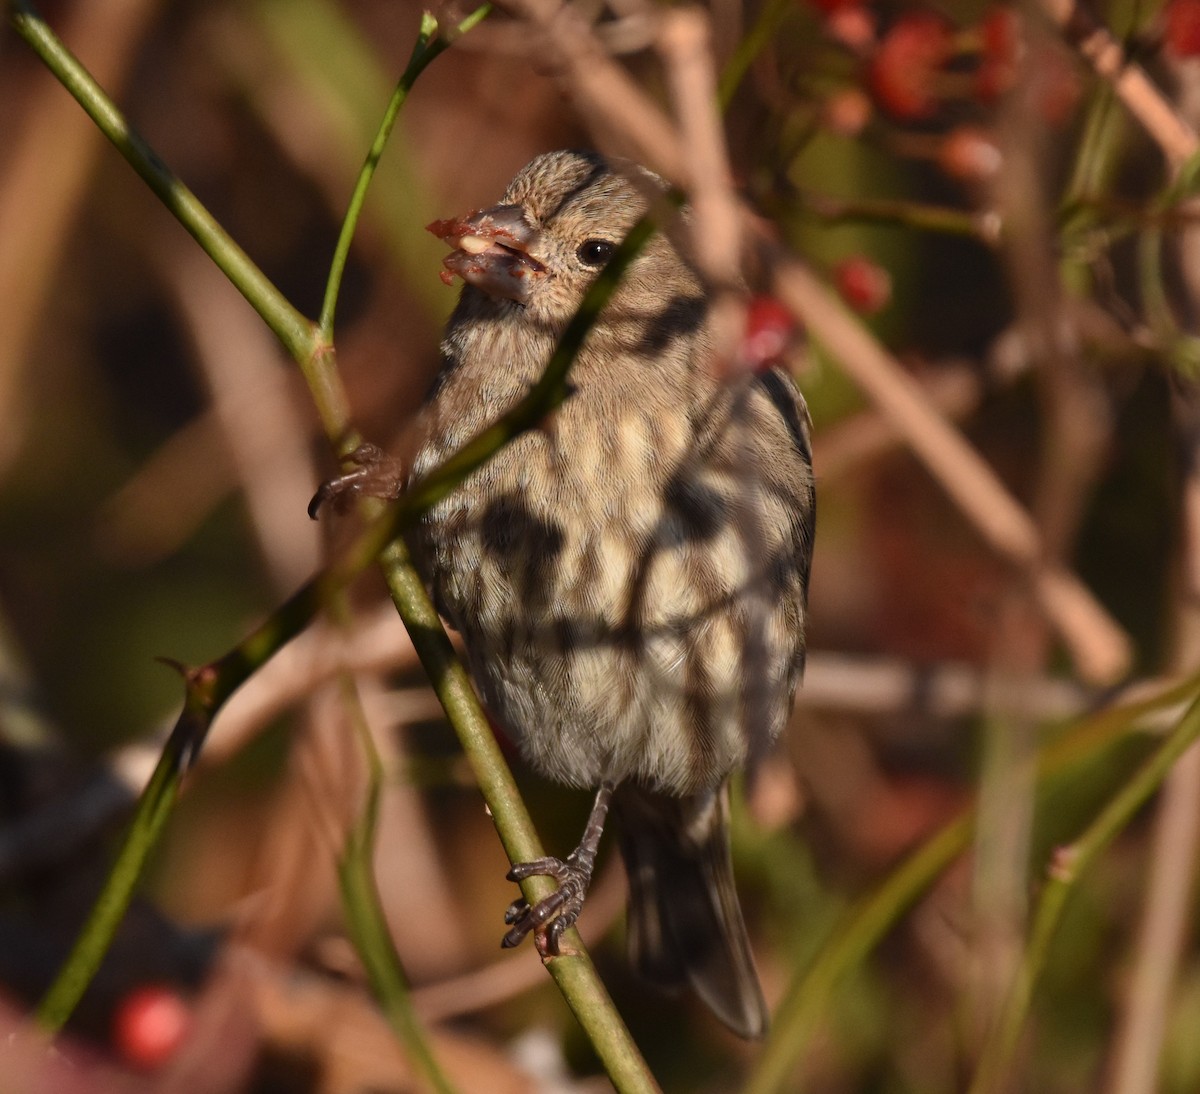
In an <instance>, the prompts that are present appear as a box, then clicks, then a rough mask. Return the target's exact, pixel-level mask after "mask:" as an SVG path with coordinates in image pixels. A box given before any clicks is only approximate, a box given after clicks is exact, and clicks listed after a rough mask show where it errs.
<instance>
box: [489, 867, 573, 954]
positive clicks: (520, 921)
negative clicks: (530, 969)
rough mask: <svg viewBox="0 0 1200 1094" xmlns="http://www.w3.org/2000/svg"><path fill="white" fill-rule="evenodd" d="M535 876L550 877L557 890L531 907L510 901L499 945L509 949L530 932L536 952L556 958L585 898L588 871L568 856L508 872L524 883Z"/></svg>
mask: <svg viewBox="0 0 1200 1094" xmlns="http://www.w3.org/2000/svg"><path fill="white" fill-rule="evenodd" d="M539 874H540V875H543V876H545V877H552V878H554V880H555V881H557V882H558V888H557V889H556V890H555V891H554V892H553V893H551V894H550V895H549V896H548V897H545V898H544V899H542V900H539V901H538V902H537V903H536V904H532V905H531V904H530V903H529V902H528V901H527V900H525V899H524V898H518V899H517V900H514V901H513V902H512V903H511V904H510V905H509V906H508V911H506V912H505V913H504V922H505V923H507V924H509V925H510V926H511V928H512V929H511V930H510V931H509V932H508V933H507V934H506V935H505V936H504V938H503V940H502V941H501V943H500V945H501V946H503V947H504V948H505V949H510V948H511V947H513V946H517V945H519V944H520V943H521V942H522V941H523V940H524V938H525V936H526V935H527V934H529V933H531V932H532V933H533V937H534V942H535V943H536V945H537V948H538V952H539V953H540V954H541V955H542V956H543V957H557V956H559V953H560V949H559V944H560V941H561V939H562V936H563V933H564V932H565V931H566V930H567V929H568V928H569V927H571V926H572V925H573V924H574V923H575V920H577V919H578V918H579V913H580V912H581V911H582V910H583V898H584V897H585V896H586V895H587V890H588V885H589V884H590V883H591V880H592V871H591V870H590V869H589V868H587V867H586V866H584V865H583V864H581V863H579V862H578V861H576V859H575V856H574V855H570V856H568V857H567V858H566V859H559V858H540V859H535V860H534V861H532V862H521V863H518V864H517V865H516V866H514V867H513V868H512V869H511V870H509V872H508V879H509V881H524V880H525V879H526V878H528V877H534V876H535V875H539Z"/></svg>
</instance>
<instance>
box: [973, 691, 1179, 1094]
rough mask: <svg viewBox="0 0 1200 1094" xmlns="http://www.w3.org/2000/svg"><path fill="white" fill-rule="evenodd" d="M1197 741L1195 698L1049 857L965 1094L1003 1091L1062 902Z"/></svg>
mask: <svg viewBox="0 0 1200 1094" xmlns="http://www.w3.org/2000/svg"><path fill="white" fill-rule="evenodd" d="M1198 738H1200V698H1197V699H1196V700H1195V701H1194V702H1193V703H1192V705H1191V706H1190V707H1189V708H1188V710H1187V712H1186V713H1185V714H1184V716H1183V717H1182V718H1181V719H1180V720H1179V723H1178V724H1177V725H1176V726H1175V728H1174V729H1173V730H1172V731H1171V733H1170V734H1169V735H1168V737H1167V739H1166V740H1165V741H1163V743H1162V744H1161V745H1160V746H1159V747H1158V749H1157V750H1156V751H1155V752H1154V753H1153V754H1151V756H1150V757H1149V758H1148V759H1147V760H1146V761H1145V762H1144V763H1143V764H1142V765H1141V767H1139V768H1138V770H1137V772H1136V773H1135V774H1134V776H1133V778H1131V779H1130V780H1129V782H1127V783H1126V784H1125V785H1124V786H1123V787H1122V788H1121V789H1120V791H1118V792H1117V794H1116V795H1115V796H1114V797H1113V798H1112V799H1111V800H1110V801H1109V803H1108V804H1107V805H1106V806H1105V807H1104V808H1103V809H1102V810H1101V811H1100V813H1099V815H1098V816H1097V817H1096V819H1095V820H1094V821H1092V823H1091V824H1090V825H1088V827H1087V829H1086V830H1085V831H1084V832H1083V834H1082V835H1080V837H1079V838H1078V839H1077V840H1075V842H1074V843H1071V844H1069V845H1067V846H1065V847H1060V848H1058V850H1057V851H1056V852H1055V853H1054V856H1053V858H1052V860H1051V863H1050V868H1049V872H1048V873H1049V876H1048V878H1047V881H1046V886H1045V888H1044V889H1043V890H1042V895H1041V898H1040V899H1039V900H1038V904H1037V909H1036V911H1035V912H1034V917H1033V926H1032V929H1031V931H1030V938H1029V944H1028V946H1027V947H1026V949H1025V954H1024V956H1023V958H1022V961H1021V966H1020V968H1019V969H1018V971H1017V975H1016V978H1015V980H1014V982H1013V985H1012V987H1011V988H1010V990H1009V993H1008V996H1007V998H1006V999H1005V1003H1004V1010H1003V1011H1002V1013H1001V1015H1000V1019H999V1021H998V1022H997V1023H996V1026H995V1028H994V1029H993V1030H992V1033H991V1036H990V1037H989V1038H988V1040H987V1043H986V1044H985V1045H984V1049H983V1053H982V1056H981V1058H980V1061H979V1068H978V1070H977V1071H976V1073H975V1081H974V1082H973V1083H972V1084H971V1094H985V1092H987V1091H993V1090H998V1089H1001V1088H1003V1086H1004V1083H1005V1079H1006V1076H1005V1073H1006V1071H1007V1069H1008V1066H1009V1062H1010V1061H1011V1059H1012V1054H1013V1050H1014V1049H1015V1048H1016V1046H1017V1041H1018V1039H1019V1038H1020V1035H1021V1029H1022V1027H1023V1026H1024V1024H1025V1018H1026V1016H1027V1014H1028V1013H1029V1007H1030V1004H1031V1003H1032V1000H1033V990H1034V987H1035V985H1036V983H1037V980H1038V977H1039V976H1040V975H1041V973H1042V970H1043V968H1044V967H1045V965H1046V958H1047V956H1048V955H1049V952H1050V944H1051V943H1052V942H1053V940H1054V936H1055V934H1056V933H1057V930H1058V925H1059V922H1060V921H1061V919H1062V914H1063V910H1064V909H1065V908H1066V905H1067V899H1068V898H1069V897H1070V895H1071V893H1072V892H1073V891H1074V888H1075V883H1076V882H1077V881H1078V880H1079V878H1080V877H1081V876H1082V875H1083V873H1084V872H1085V871H1086V870H1088V869H1089V868H1090V867H1091V866H1092V865H1093V864H1094V863H1095V861H1096V859H1098V858H1099V857H1100V855H1101V854H1102V853H1103V852H1104V851H1105V850H1106V849H1107V848H1108V847H1109V845H1110V844H1111V843H1112V842H1113V840H1114V839H1116V837H1117V836H1118V835H1119V834H1120V833H1121V832H1122V831H1123V830H1124V829H1125V827H1126V826H1127V825H1128V824H1129V822H1130V821H1131V820H1133V818H1134V816H1135V814H1136V813H1137V811H1138V810H1139V809H1140V808H1141V807H1142V806H1143V805H1145V804H1146V802H1147V801H1149V799H1150V796H1151V795H1152V794H1153V793H1154V792H1155V791H1156V790H1158V788H1159V786H1160V785H1161V784H1162V781H1163V780H1164V779H1165V778H1166V777H1167V775H1169V774H1170V772H1171V769H1172V768H1173V767H1174V766H1175V764H1176V763H1177V762H1178V761H1179V759H1180V757H1182V756H1183V754H1184V753H1185V752H1187V750H1188V749H1189V748H1191V747H1192V745H1193V744H1194V743H1195V742H1196V740H1197V739H1198Z"/></svg>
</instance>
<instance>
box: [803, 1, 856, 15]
mask: <svg viewBox="0 0 1200 1094" xmlns="http://www.w3.org/2000/svg"><path fill="white" fill-rule="evenodd" d="M808 2H809V3H810V4H811V5H812V6H813V7H814V8H816V9H817V10H818V11H823V12H824V13H825V14H826V15H829V14H831V13H833V12H835V11H841V10H842V9H843V8H858V7H862V5H863V2H864V0H808Z"/></svg>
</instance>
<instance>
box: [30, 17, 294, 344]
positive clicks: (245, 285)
mask: <svg viewBox="0 0 1200 1094" xmlns="http://www.w3.org/2000/svg"><path fill="white" fill-rule="evenodd" d="M9 20H10V22H11V23H12V26H13V29H14V30H15V31H16V32H17V34H18V35H20V37H21V38H23V39H24V40H25V42H26V43H28V45H29V46H30V48H31V49H32V50H33V51H34V53H36V54H37V55H38V57H40V58H41V60H42V63H43V64H45V66H46V67H47V68H48V69H49V70H50V71H51V72H52V73H53V74H54V75H55V76H56V77H57V78H58V81H59V83H61V84H62V85H63V87H65V88H66V89H67V90H68V91H69V92H70V93H71V94H72V95H73V96H74V98H75V100H76V102H78V103H79V105H80V106H81V107H83V109H84V111H85V112H86V113H87V115H88V117H90V118H91V119H92V121H93V122H95V123H96V128H97V129H99V130H100V132H101V133H103V134H104V135H105V136H106V137H107V138H108V139H109V141H111V142H112V144H113V146H114V147H115V148H116V149H117V151H118V152H120V153H121V155H122V156H124V157H125V159H126V160H127V161H128V163H129V165H130V166H131V167H132V168H133V169H134V170H135V171H136V172H137V173H138V174H139V175H141V177H142V179H143V180H144V181H145V182H146V184H147V185H148V186H149V187H150V189H151V190H153V191H154V193H155V194H157V195H158V197H159V199H160V200H161V201H162V203H163V204H164V205H165V206H166V207H167V208H168V209H169V210H170V211H171V213H172V215H173V216H174V217H175V219H176V220H178V221H179V223H180V224H182V225H183V226H184V228H186V229H187V230H188V232H190V233H191V234H192V236H193V237H194V238H195V240H196V242H197V243H199V244H200V246H201V247H202V248H203V249H204V252H205V253H206V254H207V255H208V256H209V257H210V258H211V259H212V260H213V262H215V263H216V264H217V267H218V268H219V269H220V270H221V272H222V273H224V274H225V276H226V277H228V278H229V280H230V282H231V283H232V284H233V285H234V287H235V288H236V289H237V290H238V291H239V292H240V293H241V294H242V295H243V296H244V297H245V298H246V299H247V300H248V301H249V302H250V305H251V307H253V308H254V310H255V311H256V312H258V314H259V315H261V316H262V318H263V321H264V322H265V323H266V324H267V326H268V327H270V328H271V330H272V331H273V332H274V334H275V337H276V338H278V339H279V341H280V342H282V343H283V345H284V347H285V348H286V349H287V350H288V352H289V353H290V354H291V355H292V356H293V357H295V358H296V359H297V360H302V359H305V360H306V359H308V358H310V357H312V355H313V353H314V352H315V350H316V335H315V332H314V330H313V325H312V323H311V322H310V321H309V320H308V319H307V318H306V317H305V316H303V315H302V314H301V313H300V312H298V311H297V310H296V309H295V308H294V307H292V305H291V304H290V303H289V302H288V300H287V299H286V297H284V295H283V294H282V293H281V292H280V291H279V290H278V289H277V288H276V287H275V285H274V284H273V283H272V282H271V280H270V279H269V278H268V277H267V276H266V274H264V273H263V272H262V270H260V269H259V268H258V267H257V266H256V265H255V264H254V262H253V261H251V259H250V257H249V256H248V255H247V254H246V252H245V251H243V250H242V248H241V247H239V246H238V244H237V243H235V242H234V241H233V239H232V237H231V236H230V235H229V233H228V232H226V231H225V229H224V228H222V227H221V225H220V224H218V223H217V221H216V220H215V218H214V217H213V215H212V214H211V213H210V212H209V211H208V210H207V209H206V208H205V207H204V205H203V204H202V203H201V202H200V200H199V199H198V198H197V197H196V195H195V194H193V193H192V192H191V190H189V189H188V188H187V187H186V186H185V185H184V184H183V183H182V182H181V181H180V180H179V179H178V178H177V177H176V176H175V175H174V174H173V173H172V172H171V170H170V169H169V168H168V167H167V166H166V165H165V164H164V163H163V162H162V160H160V159H159V158H158V156H157V155H155V153H154V151H153V149H151V148H150V146H149V145H148V144H147V143H146V142H145V140H144V139H143V138H142V137H141V135H140V134H138V133H137V132H136V131H135V130H134V129H133V127H132V126H131V125H130V124H129V122H128V121H127V120H126V119H125V117H124V115H122V113H121V112H120V110H118V108H117V106H116V104H115V103H114V102H113V101H112V99H110V98H109V97H108V96H107V95H106V94H105V93H104V90H103V89H102V88H101V87H100V85H99V84H97V83H96V81H95V80H94V79H92V76H91V74H90V73H89V72H88V71H87V70H86V69H85V68H84V67H83V65H81V64H80V63H79V60H78V59H77V58H76V57H75V56H74V54H72V53H71V51H70V50H69V49H67V47H66V46H65V45H64V44H63V42H62V41H61V40H60V39H59V38H58V36H57V35H56V34H55V33H54V32H53V31H52V30H51V29H50V27H49V26H48V25H47V24H46V22H45V20H44V19H42V17H41V16H40V15H38V14H37V13H36V12H35V11H34V9H33V8H32V6H30V5H29V4H28V3H25V2H24V0H14V2H13V4H12V8H11V13H10V15H9Z"/></svg>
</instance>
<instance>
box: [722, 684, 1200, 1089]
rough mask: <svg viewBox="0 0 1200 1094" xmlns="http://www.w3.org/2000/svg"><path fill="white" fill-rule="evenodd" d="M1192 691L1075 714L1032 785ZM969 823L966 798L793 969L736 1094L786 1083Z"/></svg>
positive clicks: (1184, 688)
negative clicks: (837, 1002)
mask: <svg viewBox="0 0 1200 1094" xmlns="http://www.w3.org/2000/svg"><path fill="white" fill-rule="evenodd" d="M1198 692H1200V674H1195V675H1193V676H1191V677H1189V678H1187V679H1184V680H1181V681H1180V682H1179V683H1178V684H1174V685H1172V686H1171V687H1169V688H1166V689H1164V690H1163V691H1162V692H1160V693H1159V694H1157V695H1154V696H1152V697H1150V698H1148V699H1145V700H1142V701H1140V702H1136V703H1129V704H1125V705H1122V706H1118V707H1112V708H1110V709H1108V710H1103V711H1100V712H1099V713H1097V714H1093V715H1091V716H1089V717H1087V718H1085V719H1083V720H1082V721H1080V722H1079V723H1077V724H1076V725H1075V726H1074V728H1072V729H1071V731H1070V732H1068V733H1066V734H1065V735H1063V736H1062V737H1061V738H1060V739H1059V740H1057V741H1056V742H1055V743H1054V744H1053V745H1051V746H1050V747H1048V748H1047V749H1046V750H1045V751H1044V752H1043V753H1042V754H1041V755H1040V756H1039V758H1038V785H1039V789H1042V790H1044V789H1045V787H1046V785H1047V784H1048V783H1049V782H1050V781H1051V780H1052V779H1053V778H1054V777H1056V776H1058V775H1061V774H1062V773H1063V772H1064V771H1066V770H1069V769H1070V768H1071V767H1073V766H1074V765H1076V764H1078V763H1080V762H1081V761H1082V760H1084V759H1086V758H1088V757H1090V756H1093V755H1095V754H1096V752H1097V751H1098V750H1099V749H1101V748H1103V747H1105V746H1106V745H1108V744H1110V743H1111V742H1112V741H1114V740H1116V739H1117V738H1119V737H1120V736H1122V735H1123V734H1126V733H1128V732H1129V730H1130V729H1131V727H1133V726H1135V725H1136V724H1137V723H1138V722H1140V721H1142V720H1143V719H1145V718H1146V717H1147V716H1149V715H1151V714H1154V713H1156V712H1158V711H1161V710H1164V709H1167V708H1170V707H1173V706H1178V705H1179V704H1180V703H1183V702H1190V701H1192V700H1193V699H1195V697H1196V695H1197V693H1198ZM974 825H975V808H974V806H973V805H972V806H970V807H968V808H966V809H964V810H963V812H962V813H960V814H959V815H958V816H957V817H955V818H954V819H953V820H951V821H950V822H948V823H947V824H946V825H945V826H943V827H942V828H941V829H940V830H939V831H938V832H936V833H935V834H934V835H933V836H931V837H930V838H929V839H928V840H926V842H925V843H924V844H923V845H922V846H921V847H919V848H918V849H917V850H916V851H914V852H913V853H912V854H911V855H910V856H909V857H908V858H907V859H906V860H905V861H904V862H903V863H901V865H900V866H899V867H897V868H896V869H895V870H894V871H893V872H892V873H891V875H890V876H889V877H888V878H887V879H886V880H885V881H884V882H883V884H882V885H880V886H879V888H878V889H876V890H875V891H874V892H873V893H869V894H868V895H867V896H865V897H863V898H862V899H861V900H859V901H857V902H856V903H855V905H854V906H853V907H852V908H851V909H850V910H849V912H848V913H847V914H846V916H845V918H844V919H843V920H842V923H841V925H840V926H839V927H838V928H837V929H836V930H835V931H834V933H833V935H832V936H831V937H830V939H829V940H828V941H827V942H826V943H825V944H824V945H823V946H822V947H821V948H820V951H819V952H818V954H817V956H816V958H815V959H814V960H813V962H812V964H811V965H809V966H808V968H806V969H803V970H797V973H796V976H795V978H794V979H793V981H792V983H791V984H790V985H789V987H788V989H787V991H786V992H785V993H784V997H783V1001H782V1002H781V1003H780V1005H779V1008H778V1010H777V1011H776V1014H775V1018H774V1022H773V1025H772V1029H771V1037H770V1040H769V1041H768V1042H767V1045H766V1047H765V1048H764V1050H763V1053H762V1055H761V1056H760V1057H759V1059H758V1062H757V1064H756V1066H755V1068H754V1071H753V1073H752V1074H751V1076H750V1079H749V1081H748V1082H747V1084H746V1086H745V1087H744V1094H776V1092H777V1091H782V1090H788V1089H792V1087H791V1086H790V1083H791V1082H792V1071H793V1069H794V1068H795V1067H796V1064H797V1061H799V1060H800V1058H801V1057H802V1056H803V1054H804V1052H805V1050H806V1049H807V1048H808V1046H809V1045H810V1043H811V1041H812V1038H813V1036H814V1034H815V1033H816V1032H817V1030H818V1028H819V1027H820V1024H821V1022H822V1021H823V1020H824V1019H825V1017H826V1015H827V1014H828V1010H829V1003H830V998H831V996H832V995H833V992H834V990H835V988H836V987H837V985H838V984H840V983H841V982H842V980H843V979H845V977H846V976H848V975H849V974H850V972H851V970H852V969H854V968H855V967H856V966H857V965H858V964H859V963H860V962H862V961H863V960H864V959H865V958H866V956H867V955H868V954H869V953H870V952H871V951H872V950H873V949H874V948H875V947H876V946H877V945H878V944H879V943H880V942H881V941H882V940H883V938H884V936H885V935H886V934H887V932H888V931H889V930H891V929H892V928H893V927H894V926H895V925H896V923H897V921H898V920H899V919H900V917H901V916H902V915H903V914H904V913H905V912H906V911H907V910H908V909H909V908H910V907H911V906H912V905H913V904H914V903H915V902H916V901H917V900H918V899H919V897H920V896H921V894H922V893H924V892H925V890H926V889H927V888H928V887H929V886H930V885H931V884H932V883H933V881H934V879H935V878H937V877H938V876H939V875H940V874H941V873H942V872H943V871H944V870H945V869H946V868H947V867H949V866H950V864H951V863H952V862H953V861H954V860H955V859H956V858H957V857H958V856H959V855H960V854H962V853H963V851H964V850H965V849H966V848H967V847H968V846H969V844H970V840H971V834H972V832H973V830H974Z"/></svg>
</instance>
